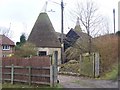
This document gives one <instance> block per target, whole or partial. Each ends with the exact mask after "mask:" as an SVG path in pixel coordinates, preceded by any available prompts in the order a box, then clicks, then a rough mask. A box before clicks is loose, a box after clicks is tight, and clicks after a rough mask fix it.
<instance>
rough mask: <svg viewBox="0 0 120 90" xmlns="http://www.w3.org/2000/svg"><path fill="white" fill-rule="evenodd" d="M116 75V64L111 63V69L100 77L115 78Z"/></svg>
mask: <svg viewBox="0 0 120 90" xmlns="http://www.w3.org/2000/svg"><path fill="white" fill-rule="evenodd" d="M119 66H120V65H119ZM117 77H118V65H117V64H115V65H113V67H112V70H110V71H109V72H107V73H105V75H103V76H102V77H101V78H102V79H107V80H117Z"/></svg>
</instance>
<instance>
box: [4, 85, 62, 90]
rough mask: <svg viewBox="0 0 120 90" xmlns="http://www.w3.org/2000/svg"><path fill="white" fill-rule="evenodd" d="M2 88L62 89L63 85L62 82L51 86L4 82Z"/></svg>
mask: <svg viewBox="0 0 120 90" xmlns="http://www.w3.org/2000/svg"><path fill="white" fill-rule="evenodd" d="M2 88H3V90H4V88H13V89H15V90H16V89H25V90H26V89H35V90H36V89H38V90H48V89H49V90H59V89H60V90H61V89H62V88H63V87H62V86H61V85H60V84H57V85H56V87H50V86H41V85H31V86H29V85H27V84H21V83H17V84H13V85H12V84H11V83H4V84H3V85H2Z"/></svg>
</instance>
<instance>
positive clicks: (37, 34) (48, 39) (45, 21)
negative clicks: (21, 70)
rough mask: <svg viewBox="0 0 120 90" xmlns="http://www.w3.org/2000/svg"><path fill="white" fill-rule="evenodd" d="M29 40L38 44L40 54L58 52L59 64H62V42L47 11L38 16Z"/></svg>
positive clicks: (38, 53)
mask: <svg viewBox="0 0 120 90" xmlns="http://www.w3.org/2000/svg"><path fill="white" fill-rule="evenodd" d="M28 42H30V43H33V44H35V45H36V47H37V48H38V52H37V55H39V56H44V55H50V54H53V53H54V52H56V53H57V56H58V64H61V44H60V41H59V39H58V37H57V35H56V32H55V30H54V28H53V25H52V23H51V21H50V19H49V17H48V15H47V13H44V12H43V13H40V15H39V16H38V18H37V20H36V22H35V24H34V26H33V28H32V31H31V33H30V35H29V37H28Z"/></svg>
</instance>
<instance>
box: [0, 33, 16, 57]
mask: <svg viewBox="0 0 120 90" xmlns="http://www.w3.org/2000/svg"><path fill="white" fill-rule="evenodd" d="M14 47H15V44H14V42H13V41H12V40H11V39H9V38H8V37H6V36H5V35H0V52H1V53H2V57H8V56H11V55H12V54H13V53H14Z"/></svg>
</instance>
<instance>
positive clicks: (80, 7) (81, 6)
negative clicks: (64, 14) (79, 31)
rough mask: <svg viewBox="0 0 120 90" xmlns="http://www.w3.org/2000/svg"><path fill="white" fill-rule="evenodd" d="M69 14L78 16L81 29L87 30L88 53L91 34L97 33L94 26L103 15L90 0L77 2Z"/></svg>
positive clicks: (97, 24) (99, 21)
mask: <svg viewBox="0 0 120 90" xmlns="http://www.w3.org/2000/svg"><path fill="white" fill-rule="evenodd" d="M71 14H72V15H73V16H75V17H79V20H80V22H81V24H82V26H83V29H84V30H85V31H86V32H87V34H88V36H90V37H89V40H88V42H89V45H88V46H89V53H90V52H91V38H92V37H91V36H92V34H93V32H94V34H95V33H96V34H97V33H99V30H97V29H96V28H97V27H98V26H99V24H100V23H101V22H102V20H103V17H102V16H101V15H100V14H99V12H98V8H97V5H96V4H95V2H93V1H91V0H87V1H86V2H85V1H84V2H81V3H80V2H77V5H76V9H74V10H73V11H72V12H71Z"/></svg>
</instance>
